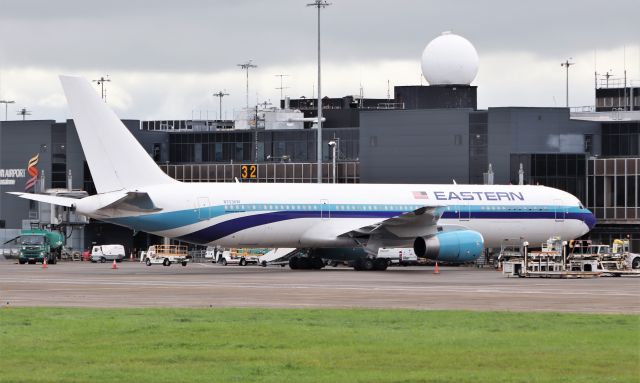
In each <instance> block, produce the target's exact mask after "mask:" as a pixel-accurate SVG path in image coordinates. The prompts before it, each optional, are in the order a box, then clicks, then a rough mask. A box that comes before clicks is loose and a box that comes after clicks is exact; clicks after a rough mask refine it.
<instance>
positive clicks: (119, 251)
mask: <svg viewBox="0 0 640 383" xmlns="http://www.w3.org/2000/svg"><path fill="white" fill-rule="evenodd" d="M124 257H125V253H124V246H122V245H100V246H93V247H92V248H91V256H90V257H89V259H90V260H91V262H100V263H104V262H106V261H113V260H115V261H116V262H120V261H122V260H123V259H124Z"/></svg>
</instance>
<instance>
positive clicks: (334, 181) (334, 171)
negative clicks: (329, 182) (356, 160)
mask: <svg viewBox="0 0 640 383" xmlns="http://www.w3.org/2000/svg"><path fill="white" fill-rule="evenodd" d="M336 146H337V143H336V142H335V141H333V140H331V141H329V147H330V148H331V149H332V154H331V158H332V161H333V183H334V184H335V183H336Z"/></svg>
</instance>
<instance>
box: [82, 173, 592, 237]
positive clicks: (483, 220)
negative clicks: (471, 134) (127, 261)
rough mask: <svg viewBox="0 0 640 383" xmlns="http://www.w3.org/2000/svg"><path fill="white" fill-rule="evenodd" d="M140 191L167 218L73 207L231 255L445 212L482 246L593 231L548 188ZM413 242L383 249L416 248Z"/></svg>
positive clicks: (585, 213)
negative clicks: (231, 250)
mask: <svg viewBox="0 0 640 383" xmlns="http://www.w3.org/2000/svg"><path fill="white" fill-rule="evenodd" d="M141 191H144V192H146V193H148V194H149V196H150V197H151V199H152V200H153V201H154V204H155V205H156V206H157V207H159V208H161V209H162V210H161V211H158V212H154V213H135V214H132V213H130V212H124V211H119V210H117V209H102V210H99V211H96V206H100V201H99V198H104V195H102V196H101V195H98V196H95V197H94V198H86V199H84V200H82V202H81V203H78V205H77V209H78V211H79V212H80V213H84V214H87V215H89V216H91V217H93V218H96V219H100V220H105V221H108V222H113V223H116V224H119V225H123V226H127V227H130V228H132V229H134V230H139V231H146V232H150V233H153V234H157V235H160V236H165V237H171V238H178V239H182V240H184V241H187V242H191V243H198V244H206V245H213V244H216V245H220V246H226V247H353V246H357V244H356V243H355V242H354V240H353V239H351V238H349V237H343V236H340V235H341V234H343V233H345V232H349V231H351V230H354V229H357V228H360V227H366V226H369V225H375V224H377V223H379V222H381V221H384V220H386V219H389V218H391V217H394V216H399V215H401V214H404V213H407V212H411V211H414V210H416V209H418V208H420V207H424V206H428V207H434V206H435V207H441V209H442V216H441V218H440V220H439V221H438V222H437V225H438V226H441V225H443V226H444V225H456V226H463V227H466V228H468V229H470V230H474V231H477V232H479V233H481V234H482V236H483V237H484V240H485V246H486V247H499V246H500V245H501V244H503V243H505V242H508V243H520V242H522V241H529V242H531V243H539V242H543V241H545V240H547V239H548V238H549V237H552V236H557V237H560V238H562V239H567V240H568V239H573V238H577V237H579V236H581V235H583V234H585V233H587V232H588V231H589V229H590V228H591V227H592V226H593V224H594V223H595V220H594V218H593V215H592V214H591V212H589V210H587V209H585V208H584V207H582V205H581V204H580V202H579V201H578V199H576V198H575V197H574V196H572V195H570V194H568V193H565V192H563V191H560V190H557V189H552V188H548V187H543V186H512V185H377V184H370V185H369V184H346V185H345V184H339V185H335V184H263V183H261V184H258V183H215V184H213V183H189V184H187V183H172V184H167V185H156V186H145V187H144V188H141ZM79 202H80V201H79ZM430 230H432V228H425V235H426V234H428V233H429V232H430ZM413 239H414V238H404V239H399V240H398V241H397V242H395V243H385V244H384V245H385V246H410V245H411V243H412V241H413Z"/></svg>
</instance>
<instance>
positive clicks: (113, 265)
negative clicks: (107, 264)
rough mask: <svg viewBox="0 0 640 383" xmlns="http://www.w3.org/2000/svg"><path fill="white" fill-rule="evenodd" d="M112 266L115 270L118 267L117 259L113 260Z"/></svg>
mask: <svg viewBox="0 0 640 383" xmlns="http://www.w3.org/2000/svg"><path fill="white" fill-rule="evenodd" d="M111 268H112V269H114V270H115V269H117V268H118V265H116V260H115V259H114V260H113V264H112V265H111Z"/></svg>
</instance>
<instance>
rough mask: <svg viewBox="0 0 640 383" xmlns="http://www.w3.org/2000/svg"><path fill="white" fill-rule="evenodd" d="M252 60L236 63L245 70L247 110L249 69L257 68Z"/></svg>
mask: <svg viewBox="0 0 640 383" xmlns="http://www.w3.org/2000/svg"><path fill="white" fill-rule="evenodd" d="M252 61H253V60H249V61H247V62H246V63H244V64H238V66H239V67H240V68H242V69H244V70H245V71H246V72H247V110H248V109H249V69H251V68H257V67H258V66H257V65H255V64H253V63H252Z"/></svg>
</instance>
